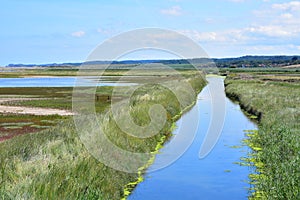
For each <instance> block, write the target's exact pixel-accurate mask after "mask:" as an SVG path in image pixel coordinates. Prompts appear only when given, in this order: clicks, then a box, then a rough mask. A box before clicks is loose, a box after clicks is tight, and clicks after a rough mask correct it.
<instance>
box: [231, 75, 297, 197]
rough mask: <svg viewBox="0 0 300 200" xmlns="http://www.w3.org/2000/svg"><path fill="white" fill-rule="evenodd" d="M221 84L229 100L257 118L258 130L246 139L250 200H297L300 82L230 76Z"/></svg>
mask: <svg viewBox="0 0 300 200" xmlns="http://www.w3.org/2000/svg"><path fill="white" fill-rule="evenodd" d="M225 85H226V94H227V95H228V96H229V97H230V98H232V99H234V100H237V101H239V103H240V104H241V107H242V108H243V109H244V110H245V111H247V112H248V113H250V114H252V115H255V116H257V117H258V118H257V120H258V123H259V131H258V132H254V133H253V134H250V135H249V140H248V145H249V146H250V147H251V148H252V150H253V154H251V155H250V158H249V159H248V161H249V162H250V163H251V165H253V166H255V171H256V173H255V174H252V175H250V179H251V183H252V184H253V186H254V188H253V193H252V194H251V196H250V199H252V198H253V199H299V198H300V167H299V166H300V145H299V144H300V123H299V119H300V110H299V98H300V96H299V94H300V82H299V81H297V80H293V81H292V82H289V81H285V80H282V79H280V80H277V79H276V80H272V79H268V80H264V79H262V78H261V77H260V76H252V75H251V76H250V77H249V76H247V78H245V76H244V75H240V74H239V75H236V74H231V75H230V76H229V77H227V79H226V80H225Z"/></svg>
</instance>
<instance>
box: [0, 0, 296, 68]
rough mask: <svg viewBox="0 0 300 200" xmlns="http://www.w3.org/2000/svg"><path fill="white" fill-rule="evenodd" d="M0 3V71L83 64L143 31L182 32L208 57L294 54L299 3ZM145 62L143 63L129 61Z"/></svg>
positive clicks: (122, 0) (181, 0)
mask: <svg viewBox="0 0 300 200" xmlns="http://www.w3.org/2000/svg"><path fill="white" fill-rule="evenodd" d="M0 3H1V7H0V15H1V19H0V21H1V23H0V26H1V31H0V44H1V45H0V54H1V57H0V65H7V64H9V63H54V62H56V63H60V62H82V61H84V60H85V59H86V58H87V57H88V55H89V54H90V52H91V51H92V50H93V49H94V48H95V47H96V46H97V45H99V44H100V43H101V42H103V41H104V40H105V39H108V38H110V37H112V36H114V35H117V34H120V33H122V32H124V31H129V30H133V29H137V28H145V27H157V28H166V29H170V30H175V31H178V32H180V33H183V34H185V35H186V36H188V37H190V38H192V39H193V40H194V41H196V42H197V43H198V44H199V45H200V46H201V47H203V49H204V50H205V51H206V52H207V54H208V55H209V56H210V57H236V56H242V55H282V54H287V55H299V54H300V20H299V19H300V1H282V0H211V1H204V0H203V1H202V0H151V1H146V0H143V1H142V0H109V1H99V0H98V1H96V0H77V1H76V0H72V1H71V0H51V1H50V0H26V1H22V0H10V1H6V0H5V1H4V0H0ZM153 55H155V54H153ZM155 56H158V55H157V54H156V55H155ZM155 56H154V58H156V57H155ZM158 57H159V56H158ZM144 58H150V57H143V56H142V55H138V54H137V56H136V59H144Z"/></svg>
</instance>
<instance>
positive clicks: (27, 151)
mask: <svg viewBox="0 0 300 200" xmlns="http://www.w3.org/2000/svg"><path fill="white" fill-rule="evenodd" d="M182 81H188V82H189V83H190V84H191V85H192V87H193V89H194V90H195V94H196V93H198V92H199V91H200V90H201V89H202V88H203V87H204V85H205V81H204V80H203V79H202V77H201V76H199V75H192V74H189V75H188V77H187V78H186V79H185V80H179V81H178V82H177V83H176V85H175V86H176V88H180V86H181V84H182V83H183V82H182ZM20 92H21V91H20ZM60 94H61V93H60ZM37 95H38V94H37ZM184 96H186V97H188V98H186V99H185V100H184V106H182V105H181V106H180V104H179V102H178V100H177V99H176V96H174V94H173V93H172V92H171V91H169V90H168V89H166V88H164V87H159V86H157V85H151V84H150V85H146V86H145V87H144V88H141V89H139V90H137V91H135V93H134V94H133V96H132V97H131V101H130V106H131V108H132V109H131V116H133V119H134V120H135V123H136V124H138V125H141V126H142V125H146V124H147V123H149V120H150V118H149V115H148V114H147V113H148V109H149V108H150V107H151V106H152V105H155V104H161V105H163V106H164V107H165V108H166V114H167V121H166V123H165V125H164V126H163V128H162V129H161V131H160V132H159V134H157V135H154V136H152V137H150V138H144V139H143V138H137V137H132V136H129V135H128V134H126V133H124V132H123V131H122V130H120V128H119V127H118V126H117V124H116V123H115V122H114V121H113V120H112V119H113V118H112V116H111V115H110V109H109V108H110V107H109V104H108V103H105V104H101V105H97V103H96V105H95V106H96V107H97V106H102V108H101V109H100V110H99V113H98V115H99V120H103V119H105V116H108V117H109V118H110V120H106V121H105V120H104V121H102V122H101V123H102V125H103V126H104V127H105V130H106V131H105V134H106V135H107V137H108V138H109V139H110V140H111V141H112V142H113V143H114V144H116V145H117V146H119V147H120V148H123V149H125V150H128V151H133V152H154V151H156V150H157V147H158V144H159V143H160V144H161V143H163V142H164V141H165V140H164V141H162V140H161V139H162V138H164V139H167V138H168V137H169V136H170V135H171V132H170V130H171V127H172V124H173V123H174V120H175V119H174V117H175V116H177V115H179V114H182V110H184V109H185V108H186V107H188V106H190V105H191V104H193V102H194V101H195V99H196V96H195V95H192V96H191V95H189V94H185V95H184ZM49 98H52V96H49ZM66 99H67V98H66ZM39 103H41V102H39ZM22 104H23V103H22ZM33 104H34V105H37V104H38V103H37V102H36V103H33ZM44 104H46V103H44ZM59 105H60V104H59ZM45 106H46V105H45ZM46 107H47V106H46ZM104 108H105V109H104ZM0 151H1V154H0V183H1V184H0V198H1V199H120V198H122V197H124V196H125V194H124V188H125V186H126V185H127V184H128V183H130V182H136V181H137V180H138V179H139V177H140V174H139V173H138V172H136V173H126V172H121V171H117V170H114V169H112V168H109V167H107V166H105V165H104V164H102V163H101V162H99V161H97V160H96V159H95V158H94V157H92V156H91V155H90V153H89V152H88V151H87V149H86V148H85V146H84V145H83V144H82V142H81V140H80V139H79V137H78V134H77V132H76V129H75V125H74V122H73V120H72V119H66V120H64V121H62V122H60V123H59V124H58V125H57V126H54V127H51V128H49V129H47V130H44V131H41V132H38V133H34V134H25V135H21V136H18V137H14V138H12V139H11V140H7V141H5V142H2V143H0ZM141 167H142V166H141ZM140 173H142V172H140Z"/></svg>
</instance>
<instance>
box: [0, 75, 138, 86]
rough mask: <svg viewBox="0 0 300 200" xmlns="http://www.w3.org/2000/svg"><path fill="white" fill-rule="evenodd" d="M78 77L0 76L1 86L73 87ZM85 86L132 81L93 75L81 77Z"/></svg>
mask: <svg viewBox="0 0 300 200" xmlns="http://www.w3.org/2000/svg"><path fill="white" fill-rule="evenodd" d="M76 81H78V80H77V77H30V78H0V87H73V86H75V85H77V84H76ZM80 81H81V84H84V86H116V85H122V86H126V85H132V83H113V82H109V81H100V82H98V83H97V79H96V78H93V77H83V78H82V79H80Z"/></svg>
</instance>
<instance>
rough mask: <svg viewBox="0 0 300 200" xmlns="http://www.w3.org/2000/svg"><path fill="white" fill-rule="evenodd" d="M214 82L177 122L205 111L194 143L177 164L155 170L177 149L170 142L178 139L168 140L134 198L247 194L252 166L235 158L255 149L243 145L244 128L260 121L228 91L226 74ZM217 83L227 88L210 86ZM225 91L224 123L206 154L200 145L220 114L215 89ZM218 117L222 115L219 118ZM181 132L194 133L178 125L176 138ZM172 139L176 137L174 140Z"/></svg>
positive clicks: (133, 199)
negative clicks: (246, 112)
mask: <svg viewBox="0 0 300 200" xmlns="http://www.w3.org/2000/svg"><path fill="white" fill-rule="evenodd" d="M208 81H209V84H208V85H207V86H206V87H205V88H204V89H203V90H202V92H201V93H200V94H199V95H198V100H197V102H196V105H195V106H194V107H193V108H192V109H191V110H190V111H189V112H187V113H186V114H184V115H183V116H182V118H181V119H180V120H178V121H177V126H180V125H182V124H181V122H182V121H185V122H186V121H188V122H190V123H195V122H194V121H193V119H194V118H195V113H197V114H199V119H200V120H199V123H198V128H197V131H196V135H195V138H194V140H193V142H192V144H191V146H190V147H189V148H188V150H187V151H186V152H185V153H184V154H183V155H182V156H181V157H180V158H179V159H177V160H176V161H175V162H174V163H173V164H171V165H169V166H167V167H165V168H162V169H160V170H156V171H155V170H154V171H153V168H154V167H155V166H156V165H159V163H161V162H163V160H164V159H165V157H167V156H166V155H172V153H173V152H174V151H173V150H172V149H174V148H172V147H170V146H169V145H172V142H169V143H168V144H166V145H165V146H164V147H163V148H162V149H161V152H160V153H159V154H158V155H157V156H156V159H155V161H154V164H153V165H152V167H150V168H149V169H148V171H147V172H146V174H145V175H144V181H143V182H141V183H140V184H138V185H137V187H136V188H135V189H134V191H133V192H132V194H131V195H130V196H129V197H128V199H130V200H135V199H143V200H147V199H164V200H167V199H185V200H187V199H212V200H215V199H223V200H224V199H225V200H226V199H228V200H229V199H230V200H232V199H247V196H248V191H247V188H249V187H250V186H249V183H247V181H248V174H249V173H250V169H249V168H248V167H244V166H240V165H238V164H236V163H235V162H240V158H241V157H245V156H247V153H248V152H249V151H250V150H249V149H248V148H247V147H246V146H243V145H242V140H243V139H244V138H245V132H244V131H245V130H253V129H257V126H256V124H255V123H253V122H252V121H250V120H249V119H248V118H247V117H246V116H245V115H244V113H243V112H242V111H241V109H240V107H239V105H237V104H235V103H233V102H232V101H230V100H229V99H228V98H227V97H226V96H225V94H224V86H223V79H222V78H220V77H210V78H208ZM216 83H218V87H222V88H221V90H220V88H219V90H217V91H216V90H214V89H212V88H210V86H211V85H212V84H216ZM219 91H221V92H223V95H219V96H218V98H224V99H223V101H225V112H226V113H225V121H224V126H223V129H222V132H221V135H220V137H219V140H218V142H217V143H216V145H215V146H214V148H213V149H212V151H211V152H210V153H209V154H208V155H207V156H205V157H204V158H201V159H200V158H199V150H200V147H201V145H202V143H203V142H204V139H205V135H206V133H207V130H208V129H209V125H213V124H214V123H213V122H211V121H210V119H211V116H212V114H214V115H215V116H218V109H212V106H213V104H212V99H211V98H212V97H213V96H214V95H212V93H214V92H219ZM218 100H220V101H222V99H218ZM196 111H197V112H196ZM212 112H215V113H212ZM214 119H215V120H219V119H218V117H214ZM179 134H190V133H188V132H187V131H186V132H185V130H182V129H179V128H178V129H177V130H175V131H174V136H173V137H177V136H178V135H179ZM172 139H174V138H171V140H170V141H172ZM175 148H176V147H175Z"/></svg>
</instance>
